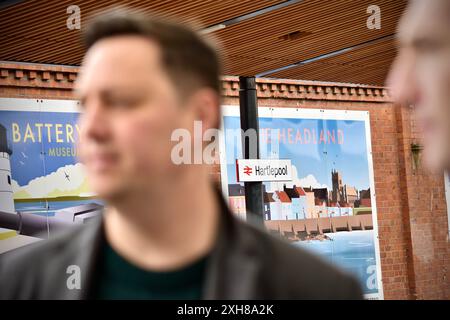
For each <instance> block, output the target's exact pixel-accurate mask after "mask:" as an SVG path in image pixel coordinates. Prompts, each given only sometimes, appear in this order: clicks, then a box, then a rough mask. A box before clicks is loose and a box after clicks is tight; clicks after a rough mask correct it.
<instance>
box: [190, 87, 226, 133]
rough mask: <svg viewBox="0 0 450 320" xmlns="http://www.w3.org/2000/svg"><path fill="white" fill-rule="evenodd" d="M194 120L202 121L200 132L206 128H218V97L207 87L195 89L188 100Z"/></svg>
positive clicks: (203, 131)
mask: <svg viewBox="0 0 450 320" xmlns="http://www.w3.org/2000/svg"><path fill="white" fill-rule="evenodd" d="M190 104H191V107H192V108H193V111H194V116H195V120H196V121H201V122H202V134H204V133H205V131H206V130H208V129H219V126H220V97H219V95H218V94H217V93H216V92H215V91H214V90H213V89H209V88H202V89H200V90H197V91H196V92H195V93H194V94H193V95H192V96H191V101H190Z"/></svg>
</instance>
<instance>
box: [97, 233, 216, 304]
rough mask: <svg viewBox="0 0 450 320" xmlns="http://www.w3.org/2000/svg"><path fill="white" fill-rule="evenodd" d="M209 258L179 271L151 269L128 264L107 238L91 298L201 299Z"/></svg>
mask: <svg viewBox="0 0 450 320" xmlns="http://www.w3.org/2000/svg"><path fill="white" fill-rule="evenodd" d="M207 259H208V256H205V257H203V258H201V259H199V260H197V261H196V262H194V263H193V264H191V265H189V266H187V267H185V268H183V269H180V270H176V271H169V272H155V271H148V270H144V269H141V268H139V267H137V266H135V265H133V264H131V263H129V262H128V261H127V260H125V259H124V258H122V257H121V256H120V255H119V254H118V253H117V252H116V251H114V249H113V248H111V246H110V245H109V244H107V243H106V241H105V244H104V245H103V248H102V249H101V256H100V259H99V264H98V265H97V270H96V273H95V274H96V279H94V289H93V292H92V298H93V299H105V300H112V299H160V300H166V299H179V300H188V299H201V297H202V288H203V282H204V275H205V269H206V262H207Z"/></svg>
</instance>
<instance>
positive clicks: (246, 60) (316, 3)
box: [0, 0, 407, 86]
mask: <svg viewBox="0 0 450 320" xmlns="http://www.w3.org/2000/svg"><path fill="white" fill-rule="evenodd" d="M282 2H284V0H240V1H238V0H152V1H131V0H120V1H107V0H79V1H76V5H78V6H79V7H80V9H81V19H82V28H83V25H85V23H86V21H87V20H88V19H87V17H89V16H90V15H91V14H92V13H93V12H97V11H101V10H102V9H104V8H106V7H109V6H113V5H117V4H120V5H125V6H127V7H131V8H134V9H136V10H138V11H142V12H153V13H162V14H165V15H167V16H170V17H175V18H178V19H181V20H182V21H187V22H191V23H192V22H194V23H195V24H196V25H197V26H198V28H206V27H209V26H212V25H216V24H219V23H221V22H223V21H226V20H229V19H233V18H236V17H239V16H242V15H245V14H248V13H251V12H254V11H256V10H260V9H263V8H267V7H270V6H273V5H276V4H280V3H282ZM406 2H407V1H406V0H396V1H392V0H333V1H328V0H327V1H324V0H304V1H302V2H299V3H296V4H293V5H290V6H287V7H284V8H281V9H278V10H275V11H271V12H269V13H265V14H263V15H260V16H257V17H255V18H252V19H249V20H245V21H242V22H240V23H237V24H234V25H230V26H227V27H226V28H225V29H221V30H218V31H215V32H213V33H211V35H212V36H213V37H215V38H217V39H218V40H219V43H220V44H221V51H222V55H223V57H224V74H225V75H244V76H252V75H257V74H259V73H263V72H267V71H269V70H275V69H278V68H282V67H285V66H288V65H292V64H295V63H297V62H299V61H304V60H307V59H311V58H315V57H318V56H321V55H324V54H328V53H331V52H335V51H338V50H341V49H344V48H349V47H353V46H358V47H357V48H355V49H354V50H350V51H348V52H345V53H342V54H339V55H336V56H333V57H329V58H326V59H322V60H319V61H316V62H312V63H309V64H305V65H298V66H295V67H293V68H290V69H286V70H283V71H278V72H274V73H271V74H268V75H266V77H274V78H287V79H302V80H318V81H334V82H348V83H361V84H369V85H380V86H381V85H383V84H384V79H385V77H386V74H387V71H388V69H389V65H390V64H391V62H392V60H393V58H394V56H395V54H396V48H395V41H394V39H393V35H394V34H395V31H396V25H397V22H398V20H399V18H400V15H401V13H402V11H403V9H404V8H405V6H406ZM72 4H75V2H74V1H73V0H58V1H56V0H51V1H39V0H29V1H18V2H17V3H15V4H12V5H10V6H7V7H5V8H3V9H1V10H0V60H3V61H20V62H33V63H48V64H62V65H79V64H80V62H81V59H82V57H83V54H84V49H83V47H82V46H81V44H80V41H79V37H80V31H79V30H69V29H68V28H67V27H66V20H67V17H68V14H67V13H66V9H67V7H68V6H70V5H72ZM369 5H378V6H379V7H380V9H381V29H379V30H376V29H375V30H370V29H368V28H367V26H366V21H367V18H368V16H369V15H368V14H367V12H366V10H367V7H368V6H369ZM289 35H290V36H289ZM376 39H380V40H379V41H373V40H376ZM362 43H366V44H365V45H363V46H360V44H362Z"/></svg>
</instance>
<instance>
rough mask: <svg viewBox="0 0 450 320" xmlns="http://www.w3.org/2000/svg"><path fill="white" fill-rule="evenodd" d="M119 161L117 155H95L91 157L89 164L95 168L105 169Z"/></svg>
mask: <svg viewBox="0 0 450 320" xmlns="http://www.w3.org/2000/svg"><path fill="white" fill-rule="evenodd" d="M117 159H118V157H117V155H115V154H95V155H91V156H90V157H89V162H90V163H91V164H93V165H94V166H100V167H104V166H107V165H111V164H114V163H116V162H117Z"/></svg>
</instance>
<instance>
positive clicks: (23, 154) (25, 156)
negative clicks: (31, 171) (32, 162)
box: [20, 151, 28, 159]
mask: <svg viewBox="0 0 450 320" xmlns="http://www.w3.org/2000/svg"><path fill="white" fill-rule="evenodd" d="M20 153H22V156H23V157H24V158H25V159H28V156H27V155H26V154H25V153H23V151H21V152H20Z"/></svg>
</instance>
